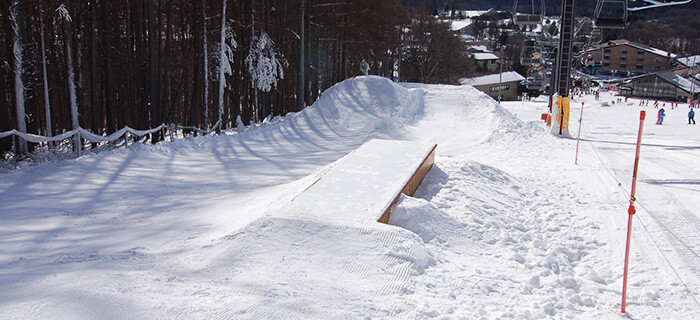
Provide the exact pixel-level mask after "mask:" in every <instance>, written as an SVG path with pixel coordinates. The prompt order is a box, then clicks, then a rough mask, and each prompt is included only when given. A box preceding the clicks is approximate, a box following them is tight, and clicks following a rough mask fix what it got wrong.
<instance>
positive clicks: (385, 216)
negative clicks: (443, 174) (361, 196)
mask: <svg viewBox="0 0 700 320" xmlns="http://www.w3.org/2000/svg"><path fill="white" fill-rule="evenodd" d="M436 148H437V144H435V145H433V147H432V148H431V149H430V152H428V155H427V156H425V158H424V159H423V162H421V164H420V165H419V166H418V168H417V169H416V170H415V171H414V172H413V174H412V175H411V178H410V179H408V181H407V182H406V184H405V185H404V187H403V188H402V189H401V191H400V192H399V193H397V194H396V196H394V199H393V200H392V201H391V203H389V206H388V207H386V209H384V212H382V215H381V216H380V217H379V219H378V220H377V222H381V223H384V224H388V223H389V217H390V216H391V208H392V207H393V206H394V204H396V202H397V201H399V198H400V197H401V194H402V193H403V194H406V195H408V196H412V195H413V194H414V193H415V192H416V190H417V189H418V187H419V186H420V184H421V183H422V182H423V178H425V176H426V175H427V174H428V171H430V169H431V168H432V167H433V164H434V163H435V149H436Z"/></svg>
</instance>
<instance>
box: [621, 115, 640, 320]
mask: <svg viewBox="0 0 700 320" xmlns="http://www.w3.org/2000/svg"><path fill="white" fill-rule="evenodd" d="M645 116H646V112H645V111H641V112H640V113H639V133H638V134H637V153H636V155H635V156H634V171H633V173H632V192H631V193H630V207H629V209H627V214H628V215H629V218H628V220H627V246H626V248H625V272H624V273H623V274H622V311H621V312H622V313H625V304H626V303H627V269H628V267H629V261H630V240H631V238H632V216H633V215H634V214H635V212H637V210H636V209H635V208H634V200H635V198H634V193H635V191H637V168H638V166H639V149H640V147H641V145H642V128H643V127H644V117H645Z"/></svg>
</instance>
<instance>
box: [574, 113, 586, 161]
mask: <svg viewBox="0 0 700 320" xmlns="http://www.w3.org/2000/svg"><path fill="white" fill-rule="evenodd" d="M584 104H585V102H581V116H580V117H579V118H578V137H576V159H574V164H576V165H578V144H579V141H580V140H581V122H583V105H584Z"/></svg>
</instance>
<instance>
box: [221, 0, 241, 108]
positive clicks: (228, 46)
mask: <svg viewBox="0 0 700 320" xmlns="http://www.w3.org/2000/svg"><path fill="white" fill-rule="evenodd" d="M236 48H238V43H237V42H236V40H235V39H234V35H233V31H232V30H231V28H230V27H229V26H228V25H227V23H226V0H223V7H222V9H221V39H220V42H219V117H218V121H221V118H222V117H223V114H224V89H226V75H227V74H229V75H230V74H232V72H233V69H232V68H231V62H232V61H233V49H236Z"/></svg>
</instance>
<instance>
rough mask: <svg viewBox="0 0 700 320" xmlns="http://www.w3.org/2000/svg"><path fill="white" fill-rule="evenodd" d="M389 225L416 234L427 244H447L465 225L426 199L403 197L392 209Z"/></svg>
mask: <svg viewBox="0 0 700 320" xmlns="http://www.w3.org/2000/svg"><path fill="white" fill-rule="evenodd" d="M389 224H390V225H394V226H398V227H401V228H404V229H406V230H409V231H411V232H414V233H416V234H417V235H418V236H420V237H421V239H423V241H424V242H425V243H428V242H431V241H433V240H434V241H437V242H438V243H446V242H447V241H448V240H449V238H450V236H451V235H452V234H454V233H455V228H461V227H463V224H462V223H460V222H458V221H457V220H455V219H454V218H452V217H450V216H449V215H447V214H446V213H444V212H443V211H442V210H440V209H439V208H437V207H435V206H434V205H433V204H431V203H430V202H428V201H427V200H425V199H420V198H413V197H409V196H406V195H404V194H402V195H401V197H400V198H399V201H398V202H397V203H396V204H395V205H394V207H393V208H392V209H391V217H390V218H389Z"/></svg>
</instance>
